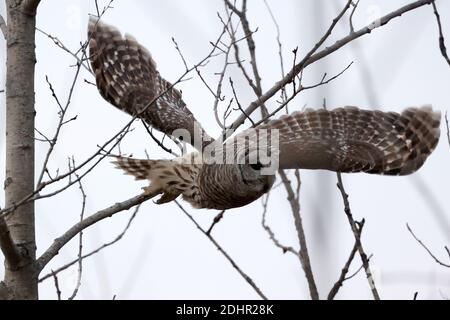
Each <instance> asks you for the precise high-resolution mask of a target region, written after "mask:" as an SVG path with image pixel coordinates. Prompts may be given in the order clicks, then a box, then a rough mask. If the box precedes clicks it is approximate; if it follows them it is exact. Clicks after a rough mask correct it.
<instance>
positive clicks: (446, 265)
mask: <svg viewBox="0 0 450 320" xmlns="http://www.w3.org/2000/svg"><path fill="white" fill-rule="evenodd" d="M406 228H408V231H409V233H411V235H412V236H413V237H414V239H415V240H416V241H417V242H418V243H419V244H420V245H421V246H422V247H423V248H424V249H425V250H426V251H427V252H428V254H429V255H430V257H432V258H433V260H434V261H436V263H438V264H440V265H441V266H443V267H446V268H450V264H446V263H443V262H442V261H441V260H439V259H438V258H437V257H436V256H435V255H434V254H433V253H432V252H431V250H430V249H428V247H427V246H426V245H425V244H424V243H423V242H422V240H420V239H419V238H418V237H417V236H416V235H415V234H414V232H413V231H412V230H411V228H410V227H409V224H406ZM445 251H446V252H447V254H448V257H449V258H450V251H449V249H448V248H447V247H445Z"/></svg>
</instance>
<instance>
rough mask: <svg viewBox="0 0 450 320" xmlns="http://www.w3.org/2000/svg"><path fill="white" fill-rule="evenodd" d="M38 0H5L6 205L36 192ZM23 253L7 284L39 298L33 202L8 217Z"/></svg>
mask: <svg viewBox="0 0 450 320" xmlns="http://www.w3.org/2000/svg"><path fill="white" fill-rule="evenodd" d="M38 3H39V1H31V0H6V7H7V62H6V70H7V71H6V175H5V177H6V180H5V184H4V188H5V199H6V207H9V206H11V205H13V204H14V203H15V202H18V201H20V200H21V199H23V198H24V197H25V196H27V195H28V194H30V193H31V192H33V190H34V118H35V109H34V103H35V100H34V99H35V98H34V70H35V63H36V55H35V26H36V18H35V14H36V8H37V5H38ZM5 220H6V224H7V226H8V228H9V232H10V236H11V238H12V240H13V242H14V244H15V245H16V246H17V248H18V250H19V253H20V261H19V263H18V264H16V265H13V266H12V265H10V264H8V263H7V262H6V263H5V279H4V285H5V286H6V287H7V288H8V291H9V292H10V297H9V298H12V299H37V298H38V286H37V283H38V282H37V276H38V275H37V272H36V240H35V223H34V203H32V202H31V203H29V204H26V205H23V206H20V207H19V208H18V209H16V210H15V211H14V212H12V213H11V214H9V215H8V216H7V217H6V219H5Z"/></svg>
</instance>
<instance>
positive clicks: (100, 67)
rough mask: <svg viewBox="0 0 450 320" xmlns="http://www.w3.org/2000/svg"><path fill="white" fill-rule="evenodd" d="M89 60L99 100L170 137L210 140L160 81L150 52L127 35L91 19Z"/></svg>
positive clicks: (174, 91) (175, 94)
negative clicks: (177, 133)
mask: <svg viewBox="0 0 450 320" xmlns="http://www.w3.org/2000/svg"><path fill="white" fill-rule="evenodd" d="M88 39H89V58H90V62H91V66H92V69H93V71H94V73H95V79H96V82H97V87H98V90H99V91H100V94H101V95H102V97H103V98H105V99H106V100H107V101H108V102H110V103H111V104H113V105H114V106H116V107H117V108H118V109H120V110H122V111H125V112H126V113H128V114H130V115H132V116H137V117H139V118H141V119H143V120H145V121H146V122H147V123H148V124H149V125H150V126H152V127H154V128H155V129H157V130H160V131H161V132H163V133H165V134H167V135H172V133H173V132H174V131H175V130H179V129H185V130H187V131H188V133H189V135H190V138H191V141H187V142H190V143H191V144H193V140H194V137H196V136H197V137H199V138H200V137H203V140H206V141H208V140H212V139H211V138H210V137H209V136H208V135H207V134H206V132H205V131H204V130H203V128H202V127H201V125H200V124H199V123H198V122H197V120H196V119H195V118H194V116H193V114H192V113H191V111H190V110H189V109H188V108H187V107H186V104H185V103H184V101H183V100H182V97H181V93H180V91H178V90H177V89H175V88H174V87H173V86H172V84H171V83H169V82H168V81H166V80H164V79H163V78H162V77H161V76H160V74H159V72H158V70H157V68H156V63H155V61H154V60H153V59H152V56H151V54H150V52H148V51H147V49H145V48H144V47H143V46H142V45H140V44H139V43H138V42H137V41H136V39H134V38H133V37H132V36H130V35H125V36H122V35H121V33H120V32H119V31H118V30H117V29H116V28H114V27H112V26H110V25H107V24H105V23H103V22H101V21H99V20H98V19H96V18H93V17H91V18H90V20H89V27H88Z"/></svg>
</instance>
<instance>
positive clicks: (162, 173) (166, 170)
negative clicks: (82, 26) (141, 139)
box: [112, 157, 182, 204]
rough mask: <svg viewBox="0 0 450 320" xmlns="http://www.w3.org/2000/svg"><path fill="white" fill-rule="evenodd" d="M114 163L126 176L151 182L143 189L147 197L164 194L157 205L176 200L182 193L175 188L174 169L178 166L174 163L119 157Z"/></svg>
mask: <svg viewBox="0 0 450 320" xmlns="http://www.w3.org/2000/svg"><path fill="white" fill-rule="evenodd" d="M112 163H113V164H115V165H116V168H118V169H122V170H124V171H125V173H126V174H129V175H131V176H134V177H135V179H136V180H150V185H149V186H147V187H143V188H142V189H143V190H144V193H145V194H147V195H153V196H156V195H158V194H162V196H161V198H160V199H159V200H157V201H156V203H157V204H163V203H167V202H170V201H172V200H175V199H176V198H177V197H178V196H179V195H180V194H181V193H182V191H181V190H177V189H176V188H173V182H172V180H173V179H172V178H173V175H172V172H173V170H172V169H173V167H174V166H175V165H176V163H174V162H173V161H170V160H143V159H133V158H126V157H117V158H116V160H115V161H113V162H112Z"/></svg>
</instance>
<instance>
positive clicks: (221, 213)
mask: <svg viewBox="0 0 450 320" xmlns="http://www.w3.org/2000/svg"><path fill="white" fill-rule="evenodd" d="M224 214H225V210H222V211H221V212H220V213H219V214H218V215H217V216H215V217H214V220H213V222H212V223H211V226H210V227H209V228H208V230H207V231H206V233H207V234H211V231H212V230H213V228H214V227H215V226H216V224H218V223H219V222H220V221H222V219H223V216H224Z"/></svg>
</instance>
